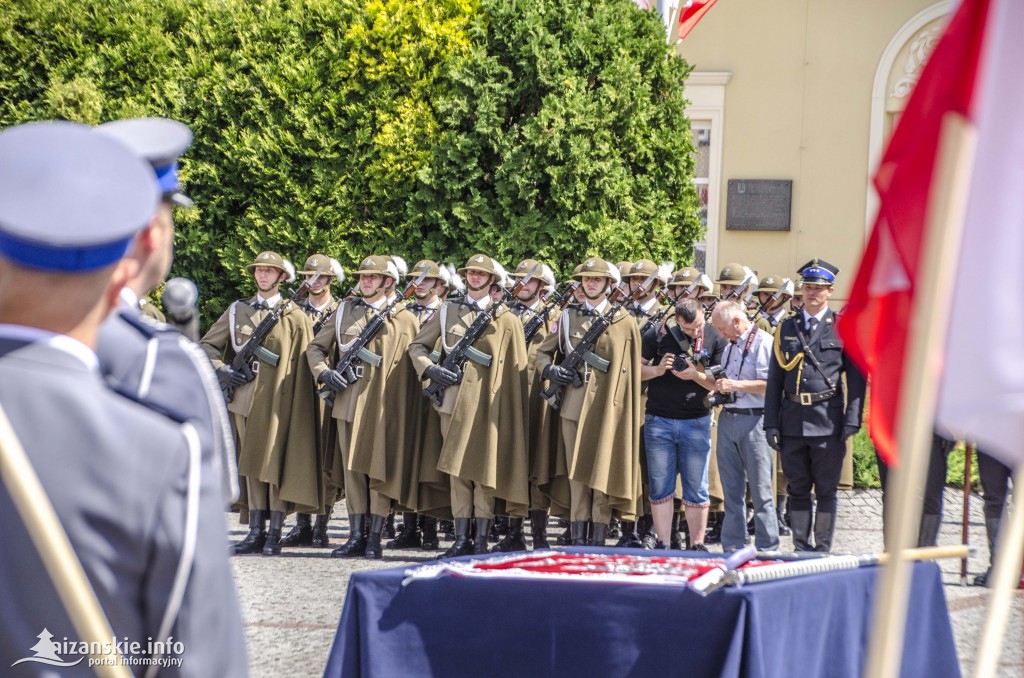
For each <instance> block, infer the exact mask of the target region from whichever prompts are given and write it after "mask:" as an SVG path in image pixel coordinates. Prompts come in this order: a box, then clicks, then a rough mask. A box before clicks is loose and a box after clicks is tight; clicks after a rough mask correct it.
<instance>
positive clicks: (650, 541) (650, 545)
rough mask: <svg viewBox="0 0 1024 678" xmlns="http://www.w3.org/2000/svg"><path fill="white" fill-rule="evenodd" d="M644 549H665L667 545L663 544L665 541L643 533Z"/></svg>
mask: <svg viewBox="0 0 1024 678" xmlns="http://www.w3.org/2000/svg"><path fill="white" fill-rule="evenodd" d="M643 542H644V549H645V550H647V551H667V550H668V547H667V546H665V542H663V541H661V540H660V539H658V538H657V537H655V536H654V535H653V534H650V533H648V534H645V535H644V538H643Z"/></svg>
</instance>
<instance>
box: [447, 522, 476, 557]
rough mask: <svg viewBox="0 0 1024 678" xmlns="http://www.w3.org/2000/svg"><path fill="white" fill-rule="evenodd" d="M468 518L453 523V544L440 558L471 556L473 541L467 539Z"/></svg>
mask: <svg viewBox="0 0 1024 678" xmlns="http://www.w3.org/2000/svg"><path fill="white" fill-rule="evenodd" d="M469 521H470V519H469V518H456V519H455V521H454V529H455V543H453V544H452V545H451V547H450V548H449V549H448V550H447V551H445V552H444V555H443V556H441V557H442V558H454V557H455V556H471V555H473V553H474V551H473V541H472V540H471V539H470V538H469Z"/></svg>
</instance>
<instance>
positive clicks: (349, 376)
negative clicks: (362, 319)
mask: <svg viewBox="0 0 1024 678" xmlns="http://www.w3.org/2000/svg"><path fill="white" fill-rule="evenodd" d="M426 277H427V271H423V274H422V275H420V277H419V278H417V279H416V280H414V281H412V282H411V283H409V284H408V285H406V286H405V289H404V290H402V293H401V294H400V295H395V298H394V299H392V300H391V301H390V302H388V303H387V305H385V306H384V308H382V309H381V310H380V311H378V312H376V313H374V314H373V316H372V317H371V318H370V319H369V320H368V321H367V323H366V325H364V326H363V329H362V331H360V332H359V336H357V337H356V338H355V339H354V340H353V341H352V343H351V344H350V345H349V347H348V349H346V350H345V354H344V355H342V356H341V358H339V359H338V363H337V364H336V365H335V366H334V369H335V370H336V371H338V372H340V373H341V374H342V376H344V377H345V380H346V381H348V383H349V384H351V383H353V382H354V381H355V380H356V379H359V378H361V377H362V376H363V370H362V366H361V365H359V363H361V362H362V363H368V364H370V365H373V366H374V367H380V366H381V363H382V362H383V361H384V359H383V358H381V357H380V356H379V355H377V354H376V353H374V352H373V351H371V350H369V349H368V348H366V346H367V344H369V343H370V342H371V341H373V338H374V337H376V336H377V334H378V333H379V332H380V331H381V329H382V328H383V327H384V323H385V321H387V319H388V315H390V313H391V309H393V308H394V307H395V305H396V304H397V303H398V302H400V301H405V300H406V299H408V298H409V297H411V296H412V295H413V292H415V290H416V286H417V285H419V284H420V283H421V282H423V279H424V278H426ZM339 308H340V306H339ZM371 308H372V307H371ZM332 315H333V314H332ZM334 393H335V391H334V389H332V388H330V387H328V386H326V385H321V386H320V388H319V389H318V390H317V395H318V396H320V397H321V398H323V399H324V400H333V398H334Z"/></svg>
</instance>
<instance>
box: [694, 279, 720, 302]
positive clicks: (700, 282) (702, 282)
mask: <svg viewBox="0 0 1024 678" xmlns="http://www.w3.org/2000/svg"><path fill="white" fill-rule="evenodd" d="M697 286H698V287H700V288H701V289H702V290H703V291H702V292H701V293H700V295H699V296H700V298H701V299H706V298H708V297H715V298H717V297H718V294H716V293H715V286H714V285H712V284H711V278H710V276H708V275H707V274H706V273H701V274H700V277H699V278H698V279H697Z"/></svg>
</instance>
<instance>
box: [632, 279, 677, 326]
mask: <svg viewBox="0 0 1024 678" xmlns="http://www.w3.org/2000/svg"><path fill="white" fill-rule="evenodd" d="M655 294H657V295H658V301H660V302H661V303H663V304H666V306H665V308H663V309H661V310H660V311H658V312H657V313H655V314H654V315H652V316H651V317H650V318H648V319H647V321H646V322H645V323H644V326H643V327H641V328H640V336H643V334H644V332H646V331H647V330H649V329H650V328H652V327H657V326H658V324H659V323H660V322H661V321H662V320H664V319H665V316H667V315H668V312H669V311H671V310H672V309H673V308H674V307H675V304H673V303H672V299H671V298H669V296H668V295H667V294H665V291H664V290H662V289H661V288H660V287H659V288H658V290H657V291H656V292H655Z"/></svg>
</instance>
